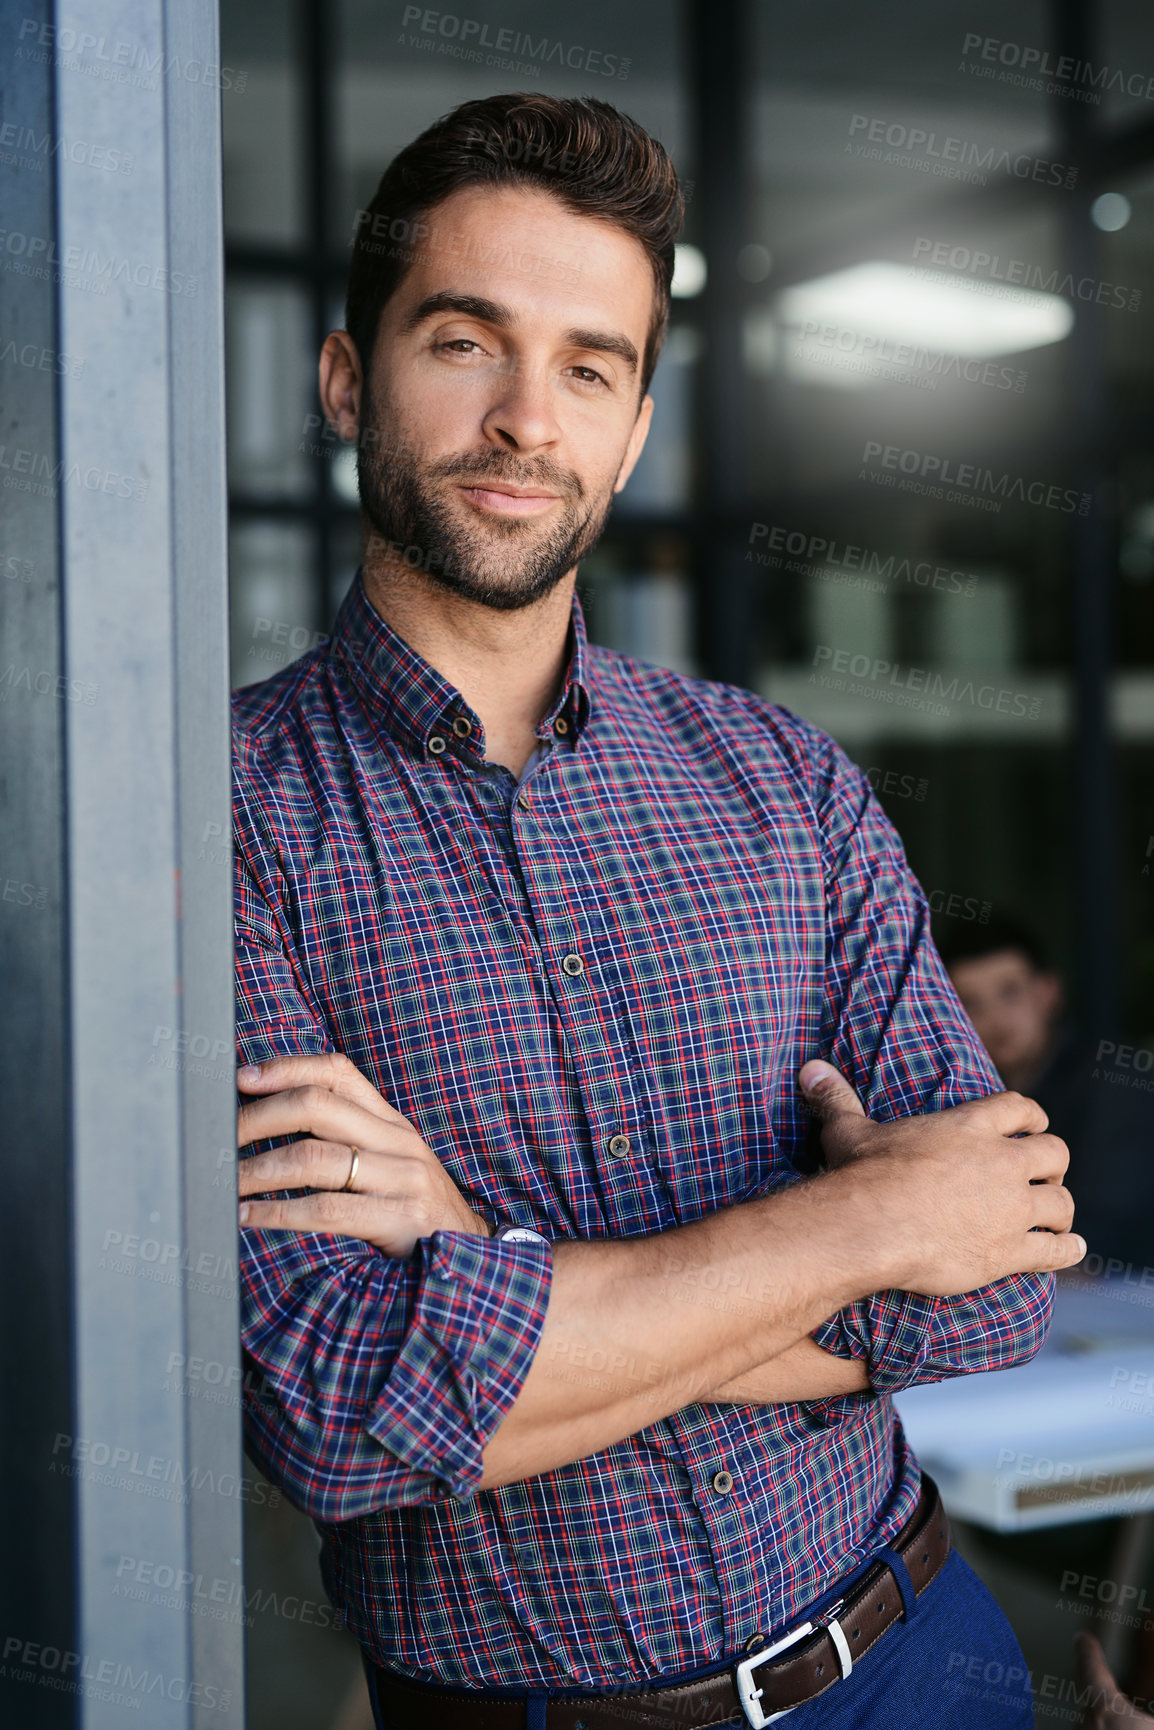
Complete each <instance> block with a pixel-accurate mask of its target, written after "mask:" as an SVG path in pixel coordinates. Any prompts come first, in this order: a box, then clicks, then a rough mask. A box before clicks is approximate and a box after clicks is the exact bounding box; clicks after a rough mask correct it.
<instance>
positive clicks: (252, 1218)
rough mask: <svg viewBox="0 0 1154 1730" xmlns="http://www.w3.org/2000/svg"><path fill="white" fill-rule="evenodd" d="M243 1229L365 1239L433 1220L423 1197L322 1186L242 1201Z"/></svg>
mask: <svg viewBox="0 0 1154 1730" xmlns="http://www.w3.org/2000/svg"><path fill="white" fill-rule="evenodd" d="M239 1220H240V1224H241V1225H242V1226H243V1227H244V1229H245V1230H246V1231H317V1232H335V1233H336V1234H338V1235H339V1236H341V1237H358V1238H361V1239H362V1240H364V1241H367V1242H369V1243H375V1242H376V1241H377V1239H378V1238H380V1237H382V1236H384V1235H386V1234H387V1232H388V1231H389V1228H390V1225H391V1226H392V1227H393V1228H394V1229H395V1228H396V1227H397V1226H399V1225H404V1226H407V1227H410V1228H411V1227H413V1226H417V1227H419V1226H422V1225H424V1224H426V1223H429V1224H432V1223H434V1216H433V1214H432V1213H431V1210H430V1209H429V1207H428V1205H427V1203H426V1201H425V1200H424V1198H422V1197H419V1196H413V1195H411V1194H409V1193H407V1192H402V1191H398V1192H397V1193H395V1194H388V1195H358V1194H357V1192H356V1191H355V1190H350V1191H349V1192H348V1194H342V1193H341V1192H340V1191H339V1190H338V1191H335V1192H334V1191H333V1190H322V1191H321V1192H320V1193H319V1194H318V1195H300V1196H291V1197H289V1198H288V1199H282V1198H279V1197H278V1198H276V1199H274V1200H270V1201H245V1202H242V1203H241V1205H240V1209H239Z"/></svg>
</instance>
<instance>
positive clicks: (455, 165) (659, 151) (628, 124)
mask: <svg viewBox="0 0 1154 1730" xmlns="http://www.w3.org/2000/svg"><path fill="white" fill-rule="evenodd" d="M465 186H494V187H496V186H518V187H520V186H528V187H540V188H543V189H544V190H546V191H548V192H550V193H551V194H552V195H553V196H554V197H555V198H557V199H559V200H560V202H561V203H562V204H564V205H565V206H566V207H567V208H568V209H569V210H572V211H575V212H576V213H577V214H578V215H583V216H596V217H599V218H600V219H601V220H602V221H604V222H610V223H613V224H614V225H615V226H616V227H618V228H621V229H624V231H625V232H626V233H627V234H631V235H632V236H633V237H634V239H636V240H638V241H640V243H641V245H642V246H643V247H644V248H645V251H646V253H647V254H648V257H649V262H650V265H651V266H652V270H653V283H654V288H655V291H656V293H655V304H654V311H653V317H652V319H651V320H650V324H649V333H648V337H647V339H646V343H645V353H644V355H643V357H642V364H641V377H642V382H641V391H640V393H639V397H638V401H640V398H641V397H642V396H644V395H645V392H646V390H647V389H648V388H649V382H650V380H651V379H652V377H653V370H654V368H655V367H656V365H657V359H658V356H659V355H660V353H661V347H662V344H663V343H664V341H665V335H666V332H667V330H668V329H669V285H670V282H671V281H672V279H673V243H674V241H675V239H676V238H677V235H678V233H679V232H680V229H681V223H682V220H683V217H684V212H685V206H684V201H683V199H682V196H681V190H680V187H679V186H678V183H677V172H676V170H675V169H674V166H673V163H672V162H671V161H670V159H669V156H668V154H667V152H666V151H665V150H664V148H663V147H662V146H661V145H660V144H659V143H658V142H657V140H656V139H655V138H651V137H650V135H649V133H648V132H646V131H645V130H644V128H643V127H641V126H639V125H638V124H637V122H636V121H635V120H631V119H630V118H629V116H628V115H627V114H622V113H620V112H619V111H618V110H617V109H616V108H613V107H612V106H611V105H610V104H609V103H608V102H600V101H598V99H597V98H596V97H593V96H580V97H559V96H543V95H539V94H537V93H535V92H525V91H506V92H503V93H502V94H501V95H499V96H487V97H484V98H482V99H480V100H478V101H475V102H463V103H462V104H461V105H460V107H459V108H454V109H453V110H452V111H451V113H449V114H445V115H442V117H441V118H440V120H437V121H435V122H434V123H433V125H432V126H430V127H428V128H427V129H426V130H425V131H424V132H422V133H421V135H420V137H419V138H415V139H414V140H413V142H412V143H411V144H408V145H406V146H405V148H404V150H402V151H401V152H400V154H399V155H398V156H396V157H394V158H393V160H392V162H391V163H390V164H389V166H388V167H387V168H386V169H385V172H384V174H383V175H382V176H381V181H380V185H379V186H378V187H377V190H376V192H375V193H374V195H373V199H372V202H371V203H370V204H369V206H368V208H367V209H366V210H361V211H358V212H357V225H356V233H355V235H354V238H353V255H352V262H351V264H350V266H349V286H348V298H347V301H346V305H345V327H346V329H347V330H348V332H349V334H350V336H351V337H352V339H353V341H354V342H355V343H356V345H357V352H358V353H359V355H360V357H361V365H362V368H363V370H364V372H365V375H366V377H367V375H368V371H369V366H370V364H371V361H372V352H373V346H374V343H375V341H376V335H377V326H378V324H379V323H380V315H381V308H382V307H383V306H384V304H385V302H386V301H387V300H388V299H389V297H390V296H391V295H392V294H393V293H395V291H396V289H397V288H398V287H399V286H400V284H401V281H402V280H403V278H404V275H405V272H406V270H407V268H408V266H409V265H410V264H411V263H412V262H413V260H414V258H415V256H416V251H417V248H418V246H419V244H420V240H421V236H422V233H423V232H424V229H425V224H424V221H423V219H424V218H426V217H427V216H428V214H429V212H430V211H432V210H433V209H434V208H435V207H436V206H437V205H438V204H440V203H441V202H442V201H443V200H444V199H446V198H448V197H449V196H450V194H451V193H454V192H457V191H459V190H460V189H461V188H462V187H465ZM548 262H549V261H547V260H539V261H537V264H538V268H540V267H541V265H543V264H547V263H548ZM564 268H566V267H563V266H561V265H560V264H558V269H564Z"/></svg>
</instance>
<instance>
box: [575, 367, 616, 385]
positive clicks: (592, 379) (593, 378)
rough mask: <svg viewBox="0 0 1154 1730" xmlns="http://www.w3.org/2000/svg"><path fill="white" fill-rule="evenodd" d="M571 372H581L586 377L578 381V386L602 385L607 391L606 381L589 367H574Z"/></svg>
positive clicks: (607, 382)
mask: <svg viewBox="0 0 1154 1730" xmlns="http://www.w3.org/2000/svg"><path fill="white" fill-rule="evenodd" d="M571 370H572V371H573V372H583V373H586V374H587V375H588V376H587V377H586V378H582V379H579V380H578V383H579V384H603V385H604V386H605V388H606V389H607V390H608V388H609V381H608V379H605V378H603V377H602V376H601V374H600V373H599V372H595V371H594V369H593V368H592V367H591V366H575V367H573V368H572V369H571Z"/></svg>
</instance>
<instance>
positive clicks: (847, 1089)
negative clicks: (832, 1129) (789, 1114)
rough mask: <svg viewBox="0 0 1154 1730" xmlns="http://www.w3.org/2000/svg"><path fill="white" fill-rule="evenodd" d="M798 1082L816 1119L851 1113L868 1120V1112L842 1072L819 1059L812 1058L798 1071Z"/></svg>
mask: <svg viewBox="0 0 1154 1730" xmlns="http://www.w3.org/2000/svg"><path fill="white" fill-rule="evenodd" d="M797 1079H798V1083H799V1085H800V1087H801V1091H802V1092H803V1093H804V1095H805V1097H806V1100H807V1102H808V1104H809V1106H810V1108H811V1110H812V1111H813V1112H814V1115H815V1116H817V1117H822V1118H825V1117H835V1116H837V1115H838V1114H839V1113H843V1112H848V1113H849V1114H850V1115H851V1116H853V1117H865V1116H866V1109H865V1106H864V1105H863V1104H862V1102H861V1100H860V1099H859V1098H858V1096H857V1094H856V1093H855V1092H854V1090H853V1088H852V1087H851V1086H850V1084H849V1082H848V1081H847V1080H846V1078H845V1076H844V1075H842V1074H841V1072H840V1070H837V1069H835V1068H834V1067H833V1065H832V1063H824V1062H823V1061H822V1060H821V1059H820V1058H811V1059H810V1061H809V1062H808V1063H803V1064H802V1066H801V1068H800V1069H799V1070H798V1072H797Z"/></svg>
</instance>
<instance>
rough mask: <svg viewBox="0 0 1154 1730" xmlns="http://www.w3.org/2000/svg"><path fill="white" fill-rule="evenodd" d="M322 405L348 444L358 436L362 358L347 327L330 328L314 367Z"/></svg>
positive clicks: (340, 435) (326, 416) (329, 420)
mask: <svg viewBox="0 0 1154 1730" xmlns="http://www.w3.org/2000/svg"><path fill="white" fill-rule="evenodd" d="M317 385H318V388H319V391H320V399H321V407H322V409H323V410H324V412H325V419H326V420H327V421H328V423H329V425H330V426H332V427H335V428H336V431H337V435H338V437H340V438H342V439H344V440H345V442H346V443H351V442H352V440H353V439H355V438H356V436H357V430H358V428H359V426H360V415H361V390H362V388H363V385H364V380H363V378H362V376H361V357H360V355H359V354H358V353H357V345H356V343H355V342H354V341H353V339H352V337H351V336H350V335H349V333H348V331H347V330H330V332H329V334H328V335H327V336H326V337H325V340H324V347H323V348H322V349H321V357H320V362H319V365H318V367H317Z"/></svg>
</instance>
